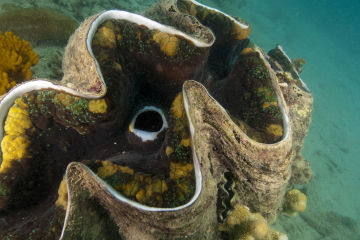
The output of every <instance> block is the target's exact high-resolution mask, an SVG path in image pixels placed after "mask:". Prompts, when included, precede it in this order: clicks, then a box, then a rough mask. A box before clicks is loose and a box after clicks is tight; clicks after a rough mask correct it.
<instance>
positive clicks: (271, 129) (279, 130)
mask: <svg viewBox="0 0 360 240" xmlns="http://www.w3.org/2000/svg"><path fill="white" fill-rule="evenodd" d="M266 132H267V133H269V134H271V135H274V136H275V137H281V136H282V135H283V127H282V126H281V125H280V124H270V125H269V126H268V127H267V128H266Z"/></svg>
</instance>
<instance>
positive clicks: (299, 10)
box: [0, 0, 360, 240]
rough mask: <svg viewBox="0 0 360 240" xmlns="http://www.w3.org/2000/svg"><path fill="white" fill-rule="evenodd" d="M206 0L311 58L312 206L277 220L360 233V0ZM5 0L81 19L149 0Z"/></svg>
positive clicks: (306, 238) (327, 234)
mask: <svg viewBox="0 0 360 240" xmlns="http://www.w3.org/2000/svg"><path fill="white" fill-rule="evenodd" d="M201 2H202V3H204V4H208V5H210V6H213V7H216V8H219V9H220V10H222V11H224V12H226V13H229V14H231V15H236V16H239V17H241V18H243V19H245V20H246V21H247V22H248V23H249V24H250V26H251V27H252V33H251V35H250V38H251V39H252V41H253V42H255V43H256V44H257V45H259V46H260V47H261V48H263V49H264V50H265V51H268V50H270V49H271V48H273V47H274V46H275V45H276V44H281V45H282V46H283V48H284V49H285V51H286V52H287V54H288V55H289V56H290V57H292V58H305V60H306V64H305V66H304V68H303V72H302V78H303V80H304V81H305V82H306V84H307V85H308V87H309V88H310V89H311V91H312V93H313V96H314V111H313V116H312V124H311V127H310V131H309V133H308V136H307V138H306V140H305V147H304V150H303V154H304V156H305V157H306V159H307V160H309V161H310V163H311V166H312V169H313V171H314V174H315V177H314V178H313V179H312V181H311V182H310V183H309V184H307V185H306V186H299V187H300V188H301V189H303V190H304V191H306V193H307V196H308V208H307V210H306V211H305V212H304V213H301V214H299V215H298V216H297V217H296V218H294V219H292V218H288V217H285V216H279V219H278V222H277V223H276V224H275V227H276V228H277V229H278V230H281V231H282V232H285V233H287V234H288V236H289V239H293V240H318V239H326V240H342V239H344V240H345V239H351V240H352V239H354V240H358V239H360V192H359V191H360V190H359V189H360V188H359V185H360V157H359V156H360V146H359V145H360V140H359V135H360V105H359V103H360V77H359V74H360V61H359V56H360V44H359V39H360V14H359V12H360V1H355V0H353V1H351V0H346V1H340V0H334V1H330V0H316V1H314V0H313V1H311V0H304V1H295V0H274V1H268V0H267V1H266V0H262V1H260V0H237V1H219V0H218V1H215V0H214V1H201ZM3 3H11V4H15V5H16V6H15V5H11V6H10V7H11V8H15V7H18V6H22V7H31V6H40V7H49V8H52V9H61V10H62V11H63V12H64V13H66V14H68V15H71V16H72V17H73V18H74V19H76V20H77V21H81V20H83V19H84V18H86V17H87V16H90V15H91V14H94V13H97V12H99V11H101V10H104V9H110V8H124V9H128V10H133V11H139V10H142V9H144V8H145V7H146V6H148V5H149V4H150V3H151V1H135V0H133V1H121V0H118V1H111V0H109V1H106V0H105V1H96V0H92V1H90V0H89V1H78V0H72V1H68V0H49V1H45V0H44V1H30V0H28V1H26V0H16V1H3V0H2V1H1V0H0V4H3ZM7 9H9V7H6V8H5V7H3V9H2V12H4V11H7ZM52 47H53V46H52ZM35 49H36V48H35ZM58 49H60V51H61V49H62V47H58ZM39 51H43V50H42V49H40V48H39ZM45 75H46V73H44V72H39V73H38V75H37V76H45Z"/></svg>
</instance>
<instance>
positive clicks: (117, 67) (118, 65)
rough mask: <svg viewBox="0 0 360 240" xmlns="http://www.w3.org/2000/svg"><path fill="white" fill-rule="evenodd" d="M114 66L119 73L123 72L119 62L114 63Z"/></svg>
mask: <svg viewBox="0 0 360 240" xmlns="http://www.w3.org/2000/svg"><path fill="white" fill-rule="evenodd" d="M113 64H114V66H115V69H117V70H118V71H119V72H122V70H123V69H122V66H121V64H120V63H117V62H113Z"/></svg>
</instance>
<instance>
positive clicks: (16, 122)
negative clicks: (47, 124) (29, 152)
mask: <svg viewBox="0 0 360 240" xmlns="http://www.w3.org/2000/svg"><path fill="white" fill-rule="evenodd" d="M28 108H29V107H28V105H27V104H26V103H25V102H24V101H23V100H22V99H21V98H18V99H16V100H15V104H14V105H13V106H12V107H11V108H10V109H9V112H8V115H7V117H6V120H5V126H4V130H5V133H6V134H8V135H13V136H18V135H24V134H25V132H26V130H27V129H29V128H31V127H32V123H31V120H30V115H29V112H28Z"/></svg>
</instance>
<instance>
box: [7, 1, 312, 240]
mask: <svg viewBox="0 0 360 240" xmlns="http://www.w3.org/2000/svg"><path fill="white" fill-rule="evenodd" d="M144 15H145V16H147V17H149V18H146V17H144V16H140V15H137V14H133V13H128V12H124V11H117V10H110V11H105V12H102V13H100V14H97V15H95V16H92V17H90V18H89V19H87V20H85V22H84V23H82V24H81V26H80V27H79V28H78V29H77V30H76V32H75V33H74V34H73V35H72V37H71V38H70V40H69V43H68V45H67V47H66V51H65V54H64V60H63V71H64V77H63V79H62V81H61V82H60V83H59V84H58V83H54V82H51V81H49V80H32V81H29V82H26V83H23V84H21V85H19V86H17V87H16V88H14V89H12V90H11V91H10V92H9V93H8V94H7V95H6V96H4V97H3V98H2V99H1V101H0V122H1V123H2V124H3V125H4V121H5V120H6V118H7V114H8V112H9V109H10V108H11V107H12V106H13V105H14V102H15V100H16V99H18V98H19V97H22V96H24V95H26V94H32V93H35V94H40V93H41V92H42V91H49V92H51V94H61V93H64V94H68V95H69V96H70V97H71V98H76V99H77V100H79V99H80V100H83V101H90V99H93V100H94V99H100V100H101V99H102V100H104V99H105V100H106V103H108V105H109V106H108V108H109V111H108V112H106V114H104V116H103V115H101V113H97V112H96V113H91V114H90V115H89V116H90V117H88V115H87V113H88V112H87V110H84V111H85V113H86V114H84V115H86V118H85V117H84V116H80V115H76V119H75V117H74V116H73V115H71V114H64V115H65V117H64V116H62V115H61V114H62V113H63V112H62V111H60V110H59V109H56V105H55V110H53V111H50V114H49V116H50V117H51V118H54V119H55V120H56V121H57V123H58V124H59V125H61V126H62V127H63V128H61V129H62V130H63V129H64V132H65V131H67V130H68V129H71V130H69V131H73V132H74V130H75V131H77V132H76V136H77V137H79V136H78V135H84V136H85V137H86V136H90V137H91V136H94V138H95V137H96V135H95V134H94V135H91V134H90V133H89V132H91V131H92V130H94V129H95V130H97V129H96V128H95V127H96V126H101V127H100V130H99V131H98V132H96V131H95V133H99V134H103V135H101V136H106V137H108V138H109V139H106V141H107V140H109V142H108V143H109V144H108V145H106V146H104V148H105V150H107V149H106V148H111V146H110V145H112V144H115V143H113V142H112V138H111V137H112V135H111V134H108V135H106V133H107V131H110V130H109V129H114V131H113V132H112V133H113V134H115V133H118V132H120V131H124V130H123V129H127V128H126V127H125V128H124V127H123V125H124V123H125V122H126V121H127V120H128V119H129V118H130V115H131V114H132V113H134V112H136V110H138V109H134V106H136V107H139V106H138V105H136V104H138V103H137V99H136V96H142V97H144V96H143V95H141V94H144V93H143V92H147V91H145V90H148V91H149V92H151V91H153V90H154V91H156V94H155V95H156V96H158V97H159V98H161V99H162V100H164V101H165V102H166V103H164V104H163V105H161V107H162V108H163V109H162V110H164V109H166V111H167V110H169V105H170V104H169V102H170V101H172V100H173V99H174V98H175V96H176V94H177V93H179V92H180V91H181V92H182V95H183V102H182V104H183V105H184V108H185V109H184V111H185V114H186V118H187V124H188V128H189V133H188V134H189V137H190V142H191V144H190V153H191V157H192V167H193V169H194V170H193V171H194V172H193V173H194V186H195V187H194V193H193V195H192V196H191V198H190V199H189V200H188V201H186V202H185V203H183V204H181V205H179V206H175V207H155V206H149V205H145V204H142V203H139V202H137V201H135V200H132V199H130V198H128V197H126V196H125V194H121V193H120V192H118V191H117V190H115V188H114V186H111V185H110V184H109V183H108V182H107V181H105V180H104V179H102V178H100V177H99V176H98V175H97V174H96V173H95V171H94V170H92V169H91V166H87V165H85V164H84V163H80V162H72V163H69V164H68V166H67V168H66V173H65V182H66V186H67V194H68V200H67V207H66V213H65V220H64V225H63V228H62V230H61V235H60V239H90V238H93V237H94V236H96V238H97V239H114V238H121V239H134V240H135V239H220V236H221V233H220V232H219V229H218V226H219V224H223V223H225V222H226V217H227V215H228V213H229V212H230V211H231V210H233V208H234V206H235V204H241V205H246V206H248V207H249V208H250V210H251V211H252V212H259V213H260V214H262V215H263V216H264V217H266V218H267V219H268V220H272V219H274V218H275V216H276V212H277V211H278V210H279V209H280V208H281V204H282V201H283V198H284V195H285V190H286V188H287V187H289V184H291V182H290V177H291V174H292V173H291V168H292V164H293V161H294V158H295V156H300V151H301V148H302V145H303V141H304V138H305V135H306V132H307V129H308V126H309V124H310V116H311V112H312V96H311V93H310V92H309V91H308V89H307V87H306V85H305V84H304V83H303V82H302V80H301V79H300V77H299V75H298V74H297V72H296V70H295V69H294V68H293V67H292V66H291V65H289V62H290V64H291V61H290V60H289V58H288V57H287V58H286V54H285V53H284V52H281V49H280V50H279V51H280V53H281V54H280V56H282V57H281V60H279V59H277V58H276V57H274V56H272V55H271V54H270V56H271V57H269V56H267V55H266V54H265V53H264V52H263V51H262V50H261V49H260V48H258V47H257V46H255V45H253V44H252V43H251V42H250V41H249V40H248V39H247V37H248V35H249V33H250V27H249V26H248V25H247V24H246V23H244V22H242V21H240V20H239V19H236V18H233V17H231V16H229V15H226V14H224V13H222V12H220V11H218V10H216V9H213V8H210V7H207V6H204V5H202V4H200V3H198V2H196V1H192V0H177V1H176V0H169V1H166V0H163V1H160V3H159V4H157V5H154V6H153V7H152V8H150V9H149V10H147V11H146V12H145V13H144ZM150 18H151V19H150ZM154 20H156V21H154ZM107 21H114V22H115V23H117V24H119V26H120V27H121V26H122V24H127V26H130V27H133V29H135V30H136V31H135V32H136V37H137V39H134V38H133V37H134V36H131V34H130V35H124V36H119V37H118V39H117V42H116V44H118V45H120V43H119V42H121V39H123V38H125V39H130V40H131V41H129V42H125V47H124V46H123V48H122V49H125V50H123V52H121V56H122V57H123V58H122V59H121V60H119V62H116V63H117V64H118V65H117V70H116V71H117V72H116V74H117V75H116V76H117V77H116V79H115V80H114V79H113V78H112V77H113V76H112V75H111V77H109V76H108V75H106V73H107V71H109V69H107V68H106V67H105V66H104V64H103V63H102V60H101V59H100V57H98V56H99V55H97V54H98V52H96V51H97V50H96V44H95V43H94V41H95V40H94V38H95V35H96V34H97V32H98V30H99V29H100V28H102V27H103V26H104V25H103V24H105V22H107ZM164 39H171V41H172V43H171V44H170V45H169V46H168V45H167V44H168V42H166V41H167V40H166V41H165V40H164ZM164 41H165V42H164ZM171 41H170V42H171ZM134 42H135V45H131V44H133V43H134ZM142 42H146V43H149V44H148V46H149V47H148V48H147V51H141V50H140V47H139V49H137V48H134V49H135V50H134V49H133V48H132V47H133V46H140V43H142ZM127 44H128V45H127ZM110 45H111V44H110ZM118 45H117V46H118ZM94 46H95V47H94ZM189 49H190V50H191V51H190V50H189ZM269 59H270V60H269ZM284 62H285V64H284ZM247 64H248V65H247ZM247 66H250V67H249V68H250V69H246V67H247ZM291 67H292V68H291ZM274 69H275V70H274ZM287 69H288V70H289V71H290V73H291V75H292V79H296V80H297V81H289V80H287V79H285V77H284V76H285V73H284V71H287ZM294 71H295V72H294ZM138 72H146V74H144V76H145V77H144V78H145V80H144V79H143V78H141V77H138V75H137V73H138ZM249 72H250V73H249ZM115 82H116V84H118V85H116V84H114V83H115ZM143 85H144V86H146V87H148V88H146V87H144V88H143V89H140V90H139V89H138V88H140V87H139V86H143ZM114 86H115V87H114ZM113 92H115V93H116V94H114V93H113ZM136 94H138V95H136ZM299 94H300V95H301V96H300V95H299ZM35 96H37V95H35ZM51 96H52V95H51ZM250 100H251V101H250ZM29 103H32V102H31V101H29ZM41 103H43V105H44V106H45V105H46V104H45V102H41ZM53 104H55V103H53ZM142 104H143V103H142ZM304 104H305V105H306V111H304V107H303V105H304ZM140 106H141V104H140ZM41 107H42V105H41V104H40V107H39V108H41ZM156 109H158V108H156ZM159 109H160V108H159ZM63 111H65V112H66V111H68V109H66V110H63ZM89 111H90V110H89ZM106 111H107V110H106ZM66 113H67V112H66ZM97 114H98V115H97ZM100 115H101V116H100ZM69 116H70V117H69ZM99 116H100V117H99ZM61 117H62V118H61ZM82 117H84V119H85V120H84V119H83V118H82ZM69 118H70V119H69ZM89 119H90V120H89ZM114 119H115V120H114ZM73 121H74V122H73ZM3 125H2V126H3ZM38 125H41V124H39V123H38ZM38 125H37V126H38ZM270 126H271V127H272V128H271V130H268V128H269V127H270ZM274 126H275V127H274ZM115 128H116V129H115ZM167 131H168V132H171V130H167ZM72 134H74V135H75V133H72ZM87 134H90V135H87ZM74 135H73V136H74ZM273 135H276V136H275V137H274V136H273ZM259 136H260V137H259ZM3 137H4V129H3V127H2V128H0V139H3ZM90 137H89V138H90ZM80 138H81V136H80V137H79V139H80ZM168 138H169V137H168V136H167V137H165V138H164V139H165V140H164V141H163V142H164V143H159V151H164V148H165V147H166V146H165V144H166V143H167V142H169V139H168ZM76 139H77V138H76ZM93 140H94V142H96V139H93ZM97 141H99V140H97ZM59 142H61V141H59ZM85 142H86V141H85ZM86 143H88V144H89V146H84V151H91V150H92V149H91V148H92V147H91V143H90V141H89V140H87V142H86ZM59 144H60V143H59ZM155 145H156V144H155ZM156 146H157V145H156ZM152 147H153V146H152ZM120 148H121V147H120ZM93 151H94V150H93ZM105 152H106V151H105ZM28 158H29V159H31V156H28ZM79 158H80V157H79ZM102 158H104V159H102ZM106 159H109V158H108V156H107V157H104V156H101V159H99V160H106ZM76 160H78V161H81V160H84V159H81V158H80V159H76ZM92 160H93V159H92ZM85 162H86V161H85ZM95 162H96V161H95ZM90 165H91V164H90ZM15 170H16V171H18V169H15ZM24 175H26V171H25V172H24ZM294 182H296V181H295V180H294ZM0 200H1V199H0ZM5 206H6V201H5ZM93 219H95V220H93ZM41 220H43V219H41ZM41 220H39V221H41ZM90 220H91V221H90ZM94 226H97V227H94Z"/></svg>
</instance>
